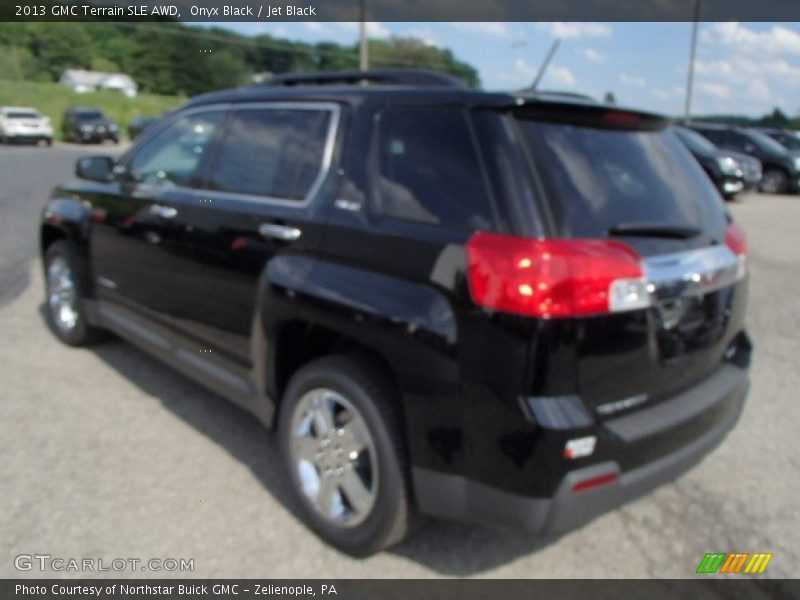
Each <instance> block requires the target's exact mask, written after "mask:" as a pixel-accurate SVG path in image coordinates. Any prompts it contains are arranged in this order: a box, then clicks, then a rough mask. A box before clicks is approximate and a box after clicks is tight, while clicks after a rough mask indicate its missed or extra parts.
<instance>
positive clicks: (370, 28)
mask: <svg viewBox="0 0 800 600" xmlns="http://www.w3.org/2000/svg"><path fill="white" fill-rule="evenodd" d="M309 24H310V23H309ZM334 25H335V26H336V27H338V28H339V29H341V30H342V31H344V32H347V33H350V34H353V35H358V22H355V21H341V22H338V23H334ZM367 35H368V36H369V37H371V38H381V39H386V38H389V37H391V36H392V32H391V30H390V29H389V28H388V27H386V25H384V24H383V23H381V22H379V21H367Z"/></svg>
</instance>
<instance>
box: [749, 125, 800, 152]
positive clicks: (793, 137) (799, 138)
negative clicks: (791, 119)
mask: <svg viewBox="0 0 800 600" xmlns="http://www.w3.org/2000/svg"><path fill="white" fill-rule="evenodd" d="M758 131H760V132H761V133H763V134H765V135H768V136H769V137H771V138H772V139H773V140H775V141H776V142H778V143H779V144H780V145H781V146H783V147H784V148H786V149H787V150H789V151H791V152H800V134H798V132H797V131H794V130H792V129H769V128H764V129H759V130H758Z"/></svg>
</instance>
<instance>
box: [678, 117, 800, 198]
mask: <svg viewBox="0 0 800 600" xmlns="http://www.w3.org/2000/svg"><path fill="white" fill-rule="evenodd" d="M691 127H692V129H694V130H695V131H697V132H698V133H700V134H702V135H704V136H705V137H707V138H708V139H709V140H711V141H712V142H713V143H714V144H716V145H717V146H719V147H720V148H723V149H726V150H734V151H736V152H742V153H744V154H749V155H750V156H753V157H755V158H757V159H758V160H759V161H761V165H762V168H763V175H762V178H761V183H760V185H759V188H760V189H761V191H763V192H767V193H769V194H784V193H786V192H792V193H795V192H797V191H798V190H799V189H800V153H797V152H791V151H789V150H787V149H786V148H785V147H784V146H782V145H781V144H779V143H778V142H777V141H775V140H774V139H772V138H771V137H769V136H768V135H765V134H763V133H760V132H759V131H756V130H753V129H747V128H744V127H734V126H730V125H712V124H708V123H697V122H693V123H692V125H691Z"/></svg>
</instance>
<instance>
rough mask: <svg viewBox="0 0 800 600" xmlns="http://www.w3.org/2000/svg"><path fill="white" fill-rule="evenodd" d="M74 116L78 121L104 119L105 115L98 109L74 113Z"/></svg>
mask: <svg viewBox="0 0 800 600" xmlns="http://www.w3.org/2000/svg"><path fill="white" fill-rule="evenodd" d="M75 118H76V119H77V120H78V121H93V120H96V119H104V118H105V115H104V114H103V113H101V112H100V111H86V112H79V113H75Z"/></svg>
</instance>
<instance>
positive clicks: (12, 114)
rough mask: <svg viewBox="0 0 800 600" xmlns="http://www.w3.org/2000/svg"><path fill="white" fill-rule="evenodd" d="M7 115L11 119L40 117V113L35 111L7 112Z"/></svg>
mask: <svg viewBox="0 0 800 600" xmlns="http://www.w3.org/2000/svg"><path fill="white" fill-rule="evenodd" d="M5 116H6V117H7V118H9V119H38V118H39V113H36V112H33V111H24V112H23V111H15V112H7V113H6V114H5Z"/></svg>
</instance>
